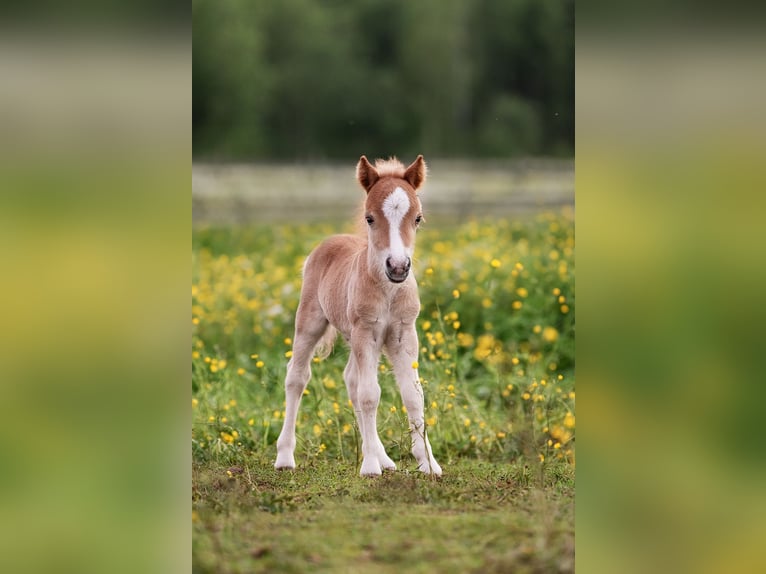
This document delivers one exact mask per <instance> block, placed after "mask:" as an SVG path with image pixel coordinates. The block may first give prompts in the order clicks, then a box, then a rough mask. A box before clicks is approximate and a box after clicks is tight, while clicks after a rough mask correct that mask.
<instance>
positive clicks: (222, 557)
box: [192, 459, 574, 574]
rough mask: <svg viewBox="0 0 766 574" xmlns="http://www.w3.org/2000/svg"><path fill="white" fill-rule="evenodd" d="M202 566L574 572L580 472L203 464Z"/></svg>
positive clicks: (198, 491)
mask: <svg viewBox="0 0 766 574" xmlns="http://www.w3.org/2000/svg"><path fill="white" fill-rule="evenodd" d="M192 508H193V510H192V533H193V546H192V554H193V560H194V571H195V572H307V571H310V572H391V573H394V572H402V571H406V572H424V573H425V572H447V573H451V572H456V573H461V574H462V573H463V572H497V573H498V574H499V573H501V572H573V571H574V476H573V472H572V469H571V468H570V469H566V468H562V467H561V466H552V467H549V468H546V469H545V471H544V472H539V471H538V470H537V469H535V471H532V469H530V468H528V467H526V466H523V465H510V464H502V465H497V464H494V465H490V464H487V463H480V462H475V461H461V462H459V463H457V464H456V465H454V466H452V467H450V469H449V473H447V474H445V476H444V477H443V478H442V479H440V480H433V479H431V478H429V477H426V476H425V475H422V474H420V473H405V472H396V473H385V474H384V475H383V476H381V477H379V478H377V479H374V480H370V479H367V478H361V477H359V476H358V475H357V473H356V472H355V470H351V469H349V468H344V467H342V466H340V465H338V464H334V463H330V462H327V461H324V462H323V461H313V462H311V463H310V464H309V466H308V467H307V468H300V469H297V470H296V471H294V472H289V471H281V472H280V471H276V470H274V469H273V467H271V464H270V461H267V460H259V459H256V460H252V459H250V460H245V461H240V462H238V463H237V464H236V465H235V466H229V467H227V466H225V465H214V464H204V465H196V466H195V467H194V469H193V472H192Z"/></svg>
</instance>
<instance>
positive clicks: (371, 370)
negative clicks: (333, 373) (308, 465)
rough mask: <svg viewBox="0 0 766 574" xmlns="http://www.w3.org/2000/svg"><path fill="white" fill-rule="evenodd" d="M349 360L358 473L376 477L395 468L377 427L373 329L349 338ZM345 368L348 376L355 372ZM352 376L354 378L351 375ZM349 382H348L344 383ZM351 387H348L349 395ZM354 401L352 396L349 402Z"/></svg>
mask: <svg viewBox="0 0 766 574" xmlns="http://www.w3.org/2000/svg"><path fill="white" fill-rule="evenodd" d="M351 354H352V357H351V359H350V361H353V362H354V363H355V364H356V369H355V370H356V374H357V380H356V402H355V403H354V410H356V411H357V416H358V419H359V430H360V431H361V433H362V455H363V457H364V458H363V460H362V468H361V470H360V471H359V474H360V475H362V476H377V475H380V474H382V471H383V468H396V467H395V465H394V463H393V461H392V460H391V459H390V458H388V456H387V455H386V451H385V450H384V448H383V443H381V442H380V437H379V436H378V427H377V413H378V404H379V403H380V385H379V384H378V369H377V366H378V357H379V354H380V345H379V344H378V343H377V342H376V335H375V333H374V332H373V330H372V329H368V328H358V329H354V332H353V333H352V335H351ZM351 367H352V368H351V369H347V373H348V374H350V372H352V371H354V369H353V365H351ZM352 377H353V375H352ZM348 382H350V381H347V383H348ZM352 386H353V382H352V384H349V387H350V388H349V393H350V394H352V395H353V393H352V392H351V387H352ZM353 401H354V399H353V397H352V402H353Z"/></svg>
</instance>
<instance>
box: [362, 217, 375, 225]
mask: <svg viewBox="0 0 766 574" xmlns="http://www.w3.org/2000/svg"><path fill="white" fill-rule="evenodd" d="M364 219H365V221H366V222H367V225H372V224H373V223H374V222H375V218H374V217H373V216H372V215H366V216H365V217H364Z"/></svg>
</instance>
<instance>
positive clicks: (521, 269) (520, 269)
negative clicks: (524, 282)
mask: <svg viewBox="0 0 766 574" xmlns="http://www.w3.org/2000/svg"><path fill="white" fill-rule="evenodd" d="M514 267H515V268H516V270H517V271H524V266H523V265H522V264H521V263H516V265H514Z"/></svg>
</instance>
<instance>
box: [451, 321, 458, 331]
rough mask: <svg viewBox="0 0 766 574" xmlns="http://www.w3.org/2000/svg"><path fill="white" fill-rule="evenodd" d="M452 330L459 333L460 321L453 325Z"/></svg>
mask: <svg viewBox="0 0 766 574" xmlns="http://www.w3.org/2000/svg"><path fill="white" fill-rule="evenodd" d="M452 328H453V329H455V331H457V330H458V329H459V328H460V321H455V322H454V323H452Z"/></svg>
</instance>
